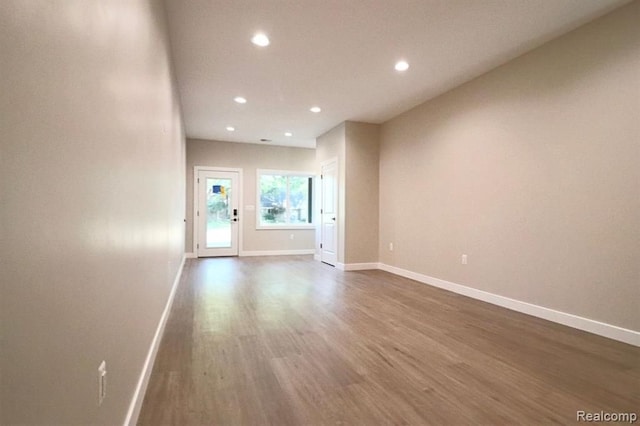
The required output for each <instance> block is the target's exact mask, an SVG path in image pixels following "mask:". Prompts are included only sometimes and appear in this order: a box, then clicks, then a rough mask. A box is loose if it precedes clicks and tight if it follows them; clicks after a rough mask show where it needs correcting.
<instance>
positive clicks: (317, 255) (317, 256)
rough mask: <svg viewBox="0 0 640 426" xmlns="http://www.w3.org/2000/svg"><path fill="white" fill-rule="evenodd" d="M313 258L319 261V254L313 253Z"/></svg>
mask: <svg viewBox="0 0 640 426" xmlns="http://www.w3.org/2000/svg"><path fill="white" fill-rule="evenodd" d="M313 260H317V261H318V262H320V255H319V254H317V253H314V254H313Z"/></svg>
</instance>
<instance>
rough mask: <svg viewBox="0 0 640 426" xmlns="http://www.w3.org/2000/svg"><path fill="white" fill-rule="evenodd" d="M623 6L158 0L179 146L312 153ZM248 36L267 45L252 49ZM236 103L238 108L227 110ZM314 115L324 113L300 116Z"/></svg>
mask: <svg viewBox="0 0 640 426" xmlns="http://www.w3.org/2000/svg"><path fill="white" fill-rule="evenodd" d="M628 2H629V1H628V0H188V1H185V0H166V6H167V17H168V23H169V34H170V38H171V45H172V54H173V60H174V64H175V69H176V74H177V79H178V87H179V91H180V97H181V102H182V107H183V114H184V121H185V126H186V133H187V137H189V138H199V139H214V140H225V141H232V142H249V143H260V139H262V138H266V139H270V140H271V142H268V143H270V144H274V145H285V146H299V147H310V148H312V147H314V146H315V138H316V137H317V136H319V135H321V134H322V133H324V132H325V131H327V130H329V129H331V128H332V127H334V126H336V125H337V124H339V123H341V122H343V121H345V120H354V121H363V122H368V123H382V122H384V121H386V120H389V119H390V118H392V117H394V116H396V115H398V114H399V113H401V112H404V111H406V110H408V109H410V108H412V107H413V106H416V105H418V104H420V103H422V102H424V101H426V100H428V99H431V98H433V97H435V96H438V95H439V94H442V93H444V92H446V91H448V90H450V89H452V88H453V87H455V86H458V85H460V84H462V83H464V82H466V81H468V80H470V79H472V78H475V77H477V76H479V75H481V74H483V73H485V72H486V71H488V70H490V69H492V68H495V67H496V66H498V65H500V64H502V63H504V62H506V61H508V60H510V59H512V58H514V57H516V56H518V55H521V54H522V53H524V52H526V51H528V50H531V49H533V48H535V47H537V46H539V45H541V44H542V43H544V42H546V41H548V40H551V39H553V38H555V37H557V36H559V35H560V34H563V33H565V32H567V31H570V30H572V29H574V28H576V27H578V26H580V25H582V24H584V23H586V22H588V21H590V20H592V19H595V18H596V17H598V16H601V15H603V14H605V13H607V12H609V11H611V10H613V9H615V8H617V7H619V6H622V5H623V4H625V3H628ZM257 32H263V33H265V34H266V35H267V36H268V37H269V39H270V41H271V44H270V45H269V46H267V47H258V46H255V45H253V44H252V43H251V37H252V36H253V35H254V34H255V33H257ZM400 59H404V60H406V61H407V62H408V63H409V65H410V68H409V69H408V70H407V71H405V72H398V71H396V70H395V69H394V64H395V63H396V61H398V60H400ZM236 96H243V97H245V98H246V99H247V103H245V104H238V103H236V102H234V97H236ZM315 105H317V106H320V107H321V108H322V112H320V113H312V112H310V111H309V108H310V107H312V106H315ZM227 126H233V127H234V128H235V131H233V132H230V131H228V130H226V127H227ZM285 132H291V133H292V134H293V135H292V136H290V137H287V136H285Z"/></svg>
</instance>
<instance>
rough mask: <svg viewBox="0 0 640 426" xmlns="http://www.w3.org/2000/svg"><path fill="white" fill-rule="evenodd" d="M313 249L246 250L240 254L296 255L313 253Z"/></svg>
mask: <svg viewBox="0 0 640 426" xmlns="http://www.w3.org/2000/svg"><path fill="white" fill-rule="evenodd" d="M314 253H315V250H314V249H303V250H247V251H241V252H240V256H243V257H248V256H298V255H306V254H314Z"/></svg>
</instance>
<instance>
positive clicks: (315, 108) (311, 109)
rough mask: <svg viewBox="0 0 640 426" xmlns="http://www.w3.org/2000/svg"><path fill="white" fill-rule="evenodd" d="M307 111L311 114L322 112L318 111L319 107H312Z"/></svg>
mask: <svg viewBox="0 0 640 426" xmlns="http://www.w3.org/2000/svg"><path fill="white" fill-rule="evenodd" d="M309 111H311V112H320V111H322V110H321V109H320V107H317V106H314V107H311V108H309Z"/></svg>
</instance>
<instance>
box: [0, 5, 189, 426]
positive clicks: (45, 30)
mask: <svg viewBox="0 0 640 426" xmlns="http://www.w3.org/2000/svg"><path fill="white" fill-rule="evenodd" d="M0 61H1V65H0V73H1V78H0V93H1V94H2V95H1V96H0V120H1V121H0V133H1V135H2V136H1V137H2V139H1V141H2V142H1V151H0V190H1V192H0V197H1V200H0V214H1V222H0V224H1V228H0V236H1V240H2V243H1V244H0V250H1V251H0V254H1V255H0V259H2V260H1V262H0V283H1V295H0V301H1V302H0V303H1V305H0V323H1V327H2V328H1V338H0V339H1V340H0V347H1V355H0V370H1V382H0V392H1V400H0V406H1V408H0V423H2V424H105V425H107V424H109V425H115V424H122V422H123V421H124V419H125V416H126V413H127V410H128V407H129V403H130V401H131V399H132V396H133V393H134V389H135V387H136V384H137V381H138V378H139V376H140V373H141V370H142V367H143V364H144V361H145V358H146V355H147V352H148V350H149V347H150V344H151V341H152V338H153V336H154V333H155V331H156V328H157V325H158V321H159V319H160V317H161V314H162V312H163V309H164V307H165V304H166V302H167V299H168V296H169V292H170V289H171V285H172V283H173V281H174V278H175V276H176V273H177V272H178V268H179V265H180V262H181V259H182V255H183V252H184V223H183V218H184V202H185V201H184V199H185V194H184V187H185V182H184V138H183V129H182V122H181V118H180V107H179V104H178V100H177V99H178V97H177V94H176V89H175V84H174V80H173V76H172V69H171V65H170V58H169V50H168V42H167V34H166V30H165V20H164V12H163V8H162V4H161V3H160V2H159V1H135V2H130V1H113V0H92V1H86V0H64V1H49V0H42V1H23V0H3V1H2V5H1V6H0ZM103 359H104V360H106V361H107V370H108V373H107V374H108V382H107V383H108V388H107V397H106V399H105V401H104V403H103V405H102V406H101V407H98V404H97V394H98V388H97V383H98V380H97V368H98V365H99V363H100V362H101V361H102V360H103Z"/></svg>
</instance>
